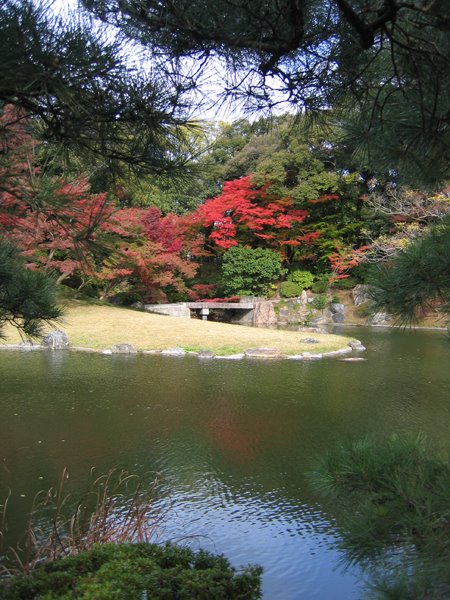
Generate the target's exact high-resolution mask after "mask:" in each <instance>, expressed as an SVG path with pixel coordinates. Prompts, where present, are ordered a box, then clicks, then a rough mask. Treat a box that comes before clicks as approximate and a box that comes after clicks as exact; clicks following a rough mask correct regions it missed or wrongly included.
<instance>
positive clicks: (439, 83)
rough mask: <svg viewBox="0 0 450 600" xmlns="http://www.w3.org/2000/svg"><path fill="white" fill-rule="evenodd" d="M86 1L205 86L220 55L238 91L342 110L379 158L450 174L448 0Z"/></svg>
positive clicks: (418, 174) (428, 175)
mask: <svg viewBox="0 0 450 600" xmlns="http://www.w3.org/2000/svg"><path fill="white" fill-rule="evenodd" d="M82 1H83V4H84V5H85V6H86V7H87V8H88V9H89V10H91V11H93V12H94V14H95V15H97V16H99V17H100V18H102V19H104V20H105V21H107V22H109V23H113V24H114V25H117V26H118V27H119V28H120V29H121V31H122V32H123V33H124V35H125V36H127V37H128V38H130V39H133V40H138V41H139V42H141V43H143V44H145V45H146V46H148V47H149V48H151V49H152V51H154V52H155V54H157V53H159V54H161V53H162V55H163V56H164V57H165V60H166V64H171V65H172V64H175V65H176V69H177V70H178V72H180V68H181V69H182V67H183V64H184V65H185V68H184V71H183V72H184V73H185V74H190V75H191V77H192V83H193V85H195V84H197V83H198V81H199V78H200V77H201V76H203V75H204V73H205V69H206V67H205V64H207V63H208V61H214V60H217V59H218V58H219V59H221V60H222V69H223V78H224V79H225V85H224V89H225V90H226V94H227V95H231V96H234V97H236V98H238V99H244V100H245V99H247V100H250V101H252V106H253V107H254V108H256V109H260V108H262V107H273V106H275V105H276V104H278V103H279V102H280V101H282V100H285V101H287V102H289V103H290V104H293V105H295V106H297V107H298V108H299V109H300V110H302V111H311V110H316V111H317V110H323V109H328V108H329V107H330V106H332V107H341V108H342V109H343V112H342V117H341V124H342V123H346V122H347V121H348V120H349V121H350V123H349V127H350V133H351V134H352V135H353V136H354V137H355V138H356V139H357V141H358V143H359V145H360V151H361V152H363V153H364V155H365V156H368V158H369V159H370V160H371V161H372V163H375V162H378V163H380V164H381V166H383V168H385V167H386V164H387V165H388V166H389V167H390V168H396V169H397V170H400V169H402V173H401V174H404V175H405V176H408V177H409V178H410V179H419V180H420V181H425V182H427V183H430V182H431V183H433V182H435V181H437V180H440V179H442V178H445V177H447V176H448V174H449V170H448V169H449V167H448V165H449V160H448V159H449V147H450V135H449V131H450V128H449V124H450V68H449V67H450V36H449V29H450V5H449V3H448V1H447V0H434V1H433V2H428V1H426V0H411V2H404V1H403V0H379V1H378V0H270V1H268V2H267V1H266V0H245V1H243V0H192V1H190V2H186V1H185V0H171V1H170V2H164V3H161V2H159V1H158V0H145V1H144V0H82ZM167 59H170V61H169V60H167ZM193 59H194V60H197V61H199V64H201V65H202V68H200V69H192V64H193V62H192V61H193ZM183 60H184V63H183ZM171 61H173V62H171ZM180 61H181V67H180ZM406 166H407V167H408V169H407V171H406V170H405V167H406Z"/></svg>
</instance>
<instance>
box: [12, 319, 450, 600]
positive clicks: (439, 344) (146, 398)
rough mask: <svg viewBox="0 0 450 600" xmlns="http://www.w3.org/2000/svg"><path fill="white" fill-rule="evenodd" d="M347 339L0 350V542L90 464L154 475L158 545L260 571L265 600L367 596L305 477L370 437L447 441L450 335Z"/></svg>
mask: <svg viewBox="0 0 450 600" xmlns="http://www.w3.org/2000/svg"><path fill="white" fill-rule="evenodd" d="M340 332H343V333H348V334H349V335H352V336H355V337H358V338H359V339H361V340H362V342H363V343H364V345H365V346H367V352H365V353H364V357H365V358H366V359H367V360H366V361H365V362H343V361H341V360H338V359H327V360H323V361H317V362H308V363H306V362H294V361H275V362H252V361H248V360H247V361H220V360H214V361H200V360H198V359H197V358H195V357H191V356H187V357H182V358H174V357H162V356H140V355H139V356H102V355H92V354H76V353H69V352H53V353H52V352H45V353H40V352H28V353H26V352H22V353H18V352H2V353H1V354H0V382H1V383H0V386H1V387H0V428H1V435H0V504H1V503H2V500H3V499H4V498H5V496H6V493H7V490H8V489H10V490H11V491H12V495H11V498H10V505H9V540H8V541H9V542H12V541H14V538H15V537H17V536H18V535H19V532H20V530H21V528H22V527H23V524H24V518H25V517H24V515H25V513H26V511H27V510H29V507H30V503H31V500H32V498H33V496H34V495H35V493H36V492H37V491H38V490H42V489H48V488H49V487H50V486H52V485H55V483H56V482H57V481H58V479H59V477H60V474H61V472H62V469H63V468H64V467H67V468H68V470H69V475H70V477H69V482H68V483H69V488H70V489H71V491H74V492H77V491H79V492H81V491H85V489H86V486H87V481H88V479H89V476H90V475H89V473H90V469H91V468H92V467H95V468H96V469H97V472H98V473H105V472H106V471H108V469H110V468H112V467H114V466H120V467H124V468H127V469H129V470H130V471H133V472H136V473H146V474H148V473H149V472H159V473H161V474H162V477H163V484H162V486H161V488H160V492H159V494H160V495H159V498H158V502H157V505H158V509H160V510H162V512H163V514H164V516H165V519H164V523H163V524H162V525H161V528H160V530H159V539H160V540H164V539H171V540H174V541H179V540H181V541H183V542H184V543H187V544H189V545H191V546H193V547H196V548H198V547H203V548H206V549H209V550H211V551H214V552H220V553H224V554H225V555H226V556H227V557H228V558H229V559H230V561H231V562H232V563H233V564H234V565H236V566H240V565H244V564H248V563H258V564H260V565H262V566H263V567H264V576H263V589H264V598H265V599H270V600H277V599H282V600H294V599H295V600H297V599H300V598H304V599H315V598H316V599H323V600H328V599H333V600H340V599H342V600H344V599H345V600H350V599H352V598H353V599H356V598H363V597H364V592H363V591H362V590H363V583H362V579H364V574H363V573H362V572H360V571H359V569H358V567H352V568H348V569H346V570H345V569H344V566H343V558H344V557H343V555H342V554H341V552H340V551H339V549H338V547H337V544H338V541H339V527H338V523H339V519H338V515H336V514H335V513H334V507H333V506H327V504H326V503H323V502H322V500H321V499H320V498H319V497H318V496H317V495H316V494H315V492H314V491H313V489H312V488H311V486H310V484H309V480H308V477H307V473H308V471H310V470H311V469H312V468H313V466H314V461H315V460H316V458H317V457H319V456H321V455H322V454H323V453H324V452H325V451H326V450H327V449H328V448H330V447H331V446H333V445H335V444H337V443H339V442H340V441H342V440H345V439H350V438H357V437H361V436H364V435H365V434H368V433H374V432H376V433H383V434H390V433H393V432H412V433H414V432H419V431H422V432H425V433H426V434H427V435H428V436H429V437H430V438H431V439H432V440H433V441H435V442H437V443H439V444H441V445H444V446H446V447H447V448H448V447H449V423H450V394H449V392H450V369H449V356H450V343H449V341H448V339H447V338H446V336H445V334H444V333H442V332H435V331H400V330H369V329H355V328H352V329H351V330H347V331H345V330H342V329H341V330H340ZM145 477H151V476H150V475H145Z"/></svg>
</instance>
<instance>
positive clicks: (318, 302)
mask: <svg viewBox="0 0 450 600" xmlns="http://www.w3.org/2000/svg"><path fill="white" fill-rule="evenodd" d="M327 302H328V301H327V297H326V296H325V295H324V294H319V295H318V296H316V297H315V298H314V300H313V302H312V305H313V306H314V308H317V309H318V310H323V309H324V308H325V306H326V305H327Z"/></svg>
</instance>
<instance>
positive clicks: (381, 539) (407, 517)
mask: <svg viewBox="0 0 450 600" xmlns="http://www.w3.org/2000/svg"><path fill="white" fill-rule="evenodd" d="M313 481H314V482H315V484H316V487H318V489H319V490H320V491H322V493H324V494H325V495H328V496H331V497H332V498H333V501H334V503H335V506H336V502H337V505H340V506H341V509H342V511H343V515H342V518H341V525H342V528H343V531H342V548H343V549H344V550H345V553H346V556H347V559H348V561H349V562H350V563H353V562H359V563H361V564H362V565H363V566H365V567H366V568H367V569H368V570H369V571H371V572H372V576H373V581H374V584H373V586H372V591H373V592H374V597H376V598H391V599H394V598H395V599H399V600H400V599H419V598H422V599H425V598H427V599H429V600H431V599H435V600H438V599H439V600H440V599H443V598H450V564H449V561H448V557H449V556H450V503H449V498H450V462H449V460H448V458H447V459H444V458H443V457H442V458H441V457H440V456H439V455H438V454H436V452H435V451H434V450H433V448H432V447H431V446H430V444H429V443H428V442H427V440H426V439H425V438H424V436H418V437H416V438H410V437H399V436H394V437H392V438H390V439H387V440H386V439H374V438H366V439H363V440H359V441H356V442H351V443H347V444H346V445H343V446H341V447H339V448H336V449H334V450H332V451H330V452H329V453H328V454H327V455H326V456H325V457H324V458H323V459H322V461H321V463H320V464H319V465H318V468H317V471H316V472H315V473H314V474H313Z"/></svg>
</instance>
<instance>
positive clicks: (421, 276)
mask: <svg viewBox="0 0 450 600" xmlns="http://www.w3.org/2000/svg"><path fill="white" fill-rule="evenodd" d="M372 283H373V284H374V286H375V288H374V289H375V291H374V301H375V303H374V307H375V308H376V309H385V310H387V311H388V312H389V313H391V314H392V315H394V316H396V317H398V319H399V320H400V321H402V322H406V323H411V322H414V320H415V319H416V318H417V316H418V315H419V314H420V312H421V311H422V310H423V309H426V308H427V307H428V306H430V304H432V303H433V301H435V300H438V301H440V302H442V303H443V309H444V311H445V312H446V313H447V314H450V220H449V219H448V218H447V219H445V220H444V221H443V222H442V223H440V224H439V225H435V226H433V227H432V228H431V229H430V231H429V233H427V234H425V235H423V236H422V237H420V238H418V239H417V240H415V241H413V242H411V243H410V244H409V246H407V247H406V248H405V249H404V250H402V251H400V252H399V253H398V254H397V255H396V256H395V257H394V259H393V260H392V261H391V262H390V263H387V264H383V265H381V266H379V267H378V268H377V269H376V271H375V274H374V276H373V279H372Z"/></svg>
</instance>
